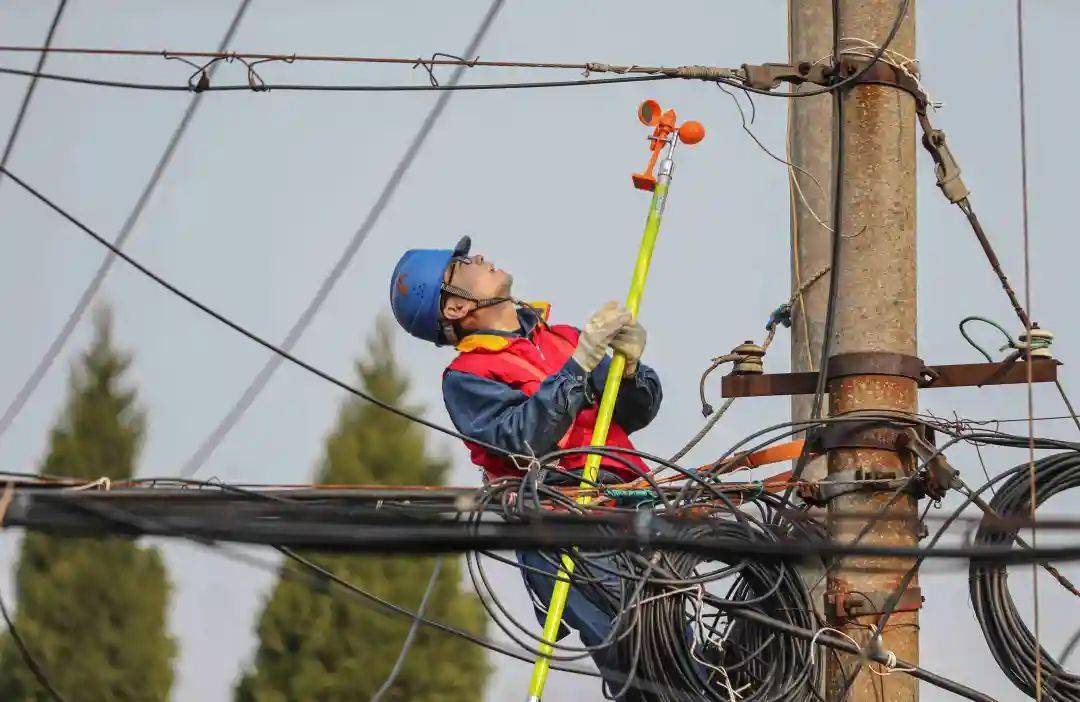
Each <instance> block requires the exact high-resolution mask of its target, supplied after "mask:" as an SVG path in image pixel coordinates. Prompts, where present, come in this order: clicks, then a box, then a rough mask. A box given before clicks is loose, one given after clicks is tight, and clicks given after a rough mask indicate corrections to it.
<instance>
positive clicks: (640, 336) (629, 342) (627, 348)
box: [611, 319, 646, 378]
mask: <svg viewBox="0 0 1080 702" xmlns="http://www.w3.org/2000/svg"><path fill="white" fill-rule="evenodd" d="M645 336H646V335H645V327H643V326H641V324H640V323H639V322H638V321H637V320H636V319H634V320H631V321H629V322H628V323H626V324H624V325H623V326H622V328H621V329H619V331H618V332H617V333H616V334H615V338H613V339H612V340H611V348H613V349H615V350H616V351H618V352H619V353H621V354H622V355H623V356H626V370H625V371H624V372H623V375H624V376H625V377H627V378H629V377H630V376H632V375H634V374H635V373H637V367H638V361H640V360H641V354H642V353H644V352H645Z"/></svg>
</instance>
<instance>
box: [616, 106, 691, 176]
mask: <svg viewBox="0 0 1080 702" xmlns="http://www.w3.org/2000/svg"><path fill="white" fill-rule="evenodd" d="M675 120H676V115H675V110H667V111H665V110H663V109H661V107H660V103H658V102H657V101H656V100H646V101H645V102H643V103H641V105H640V106H639V107H638V121H640V122H641V123H642V124H644V125H645V126H646V127H654V129H653V133H652V135H651V136H649V141H650V145H649V151H650V154H649V163H648V165H646V166H645V170H644V171H642V172H641V173H635V174H633V176H632V178H633V181H634V187H635V188H637V189H638V190H650V191H651V190H653V189H655V188H656V176H655V175H653V170H654V169H655V168H656V159H657V158H658V157H659V156H660V151H661V149H663V148H664V144H667V143H669V142H670V141H671V140H672V139H673V138H675V139H678V140H679V141H681V142H682V143H684V144H686V145H688V146H692V145H694V144H696V143H698V142H699V141H701V140H702V139H704V138H705V127H704V126H702V124H701V122H697V121H694V120H690V121H688V122H684V123H683V124H682V126H676V123H675ZM672 134H675V136H674V137H672Z"/></svg>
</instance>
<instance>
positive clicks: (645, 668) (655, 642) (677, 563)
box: [618, 513, 817, 702]
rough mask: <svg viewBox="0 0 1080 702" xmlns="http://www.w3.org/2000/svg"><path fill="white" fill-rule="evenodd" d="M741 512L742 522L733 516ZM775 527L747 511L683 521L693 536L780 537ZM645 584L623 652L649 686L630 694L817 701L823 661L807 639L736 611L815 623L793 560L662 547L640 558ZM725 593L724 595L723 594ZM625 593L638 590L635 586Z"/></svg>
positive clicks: (678, 700)
mask: <svg viewBox="0 0 1080 702" xmlns="http://www.w3.org/2000/svg"><path fill="white" fill-rule="evenodd" d="M732 517H734V518H732ZM776 529H777V527H776V526H775V525H768V524H767V523H766V522H764V521H758V520H756V519H754V518H753V517H751V516H750V515H749V514H746V513H740V514H736V515H730V516H727V517H726V518H722V519H716V518H713V519H707V520H703V521H702V522H701V523H700V524H697V525H694V526H692V527H681V528H680V531H685V533H684V534H682V535H683V536H685V537H687V538H695V537H697V538H700V537H706V536H708V537H722V538H731V539H740V540H746V541H748V542H765V541H775V540H777V539H778V538H779V537H778V536H777V535H776ZM637 568H638V569H639V572H640V573H641V574H642V575H643V576H644V574H645V573H649V575H648V577H647V585H646V586H645V587H644V588H643V589H642V590H641V591H640V593H634V594H635V595H636V601H633V600H631V601H626V602H623V604H622V606H623V607H624V608H627V607H633V608H635V610H636V611H635V614H636V617H635V621H636V626H634V627H633V628H632V630H631V631H629V632H628V635H626V636H624V637H621V638H619V639H618V642H619V643H618V647H619V658H620V659H621V660H622V661H623V665H624V666H625V667H626V669H629V670H632V671H633V672H634V677H635V681H636V683H637V684H639V685H641V689H644V690H648V691H649V692H647V693H640V694H639V696H638V697H630V699H640V700H650V701H653V700H655V701H657V702H661V701H662V702H684V701H685V702H690V701H691V700H717V701H718V702H729V701H730V700H731V699H737V700H740V702H779V701H780V700H784V701H785V702H788V701H790V702H801V701H803V700H811V699H814V698H815V692H814V689H813V688H814V681H815V680H817V672H816V666H815V664H814V663H813V662H812V657H811V656H810V644H809V643H808V642H807V641H804V640H800V639H797V638H794V637H789V636H780V635H777V634H776V632H775V631H773V630H771V629H767V628H765V627H762V626H759V625H757V624H755V623H752V622H749V621H746V620H743V619H737V618H734V617H731V616H730V615H729V614H728V612H729V611H730V610H731V609H733V608H749V609H754V610H756V611H759V612H761V613H762V614H766V615H768V616H769V617H772V618H774V619H780V620H783V621H785V622H788V623H790V624H793V625H795V626H798V627H802V628H806V629H814V628H816V622H815V621H814V608H813V606H812V604H811V601H810V596H809V594H808V592H807V589H806V585H805V583H804V582H803V581H802V579H801V578H800V577H799V575H798V573H796V572H795V570H794V569H793V568H792V566H791V565H790V563H786V562H784V561H781V560H765V559H743V560H738V561H735V562H732V563H717V562H714V561H709V562H705V561H702V559H700V558H698V557H696V556H694V555H691V554H686V553H672V552H655V553H653V554H652V556H651V558H645V557H644V555H643V556H642V557H641V558H640V559H639V562H638V564H637ZM717 592H721V593H723V594H722V595H720V594H716V593H717ZM627 594H630V591H629V590H627Z"/></svg>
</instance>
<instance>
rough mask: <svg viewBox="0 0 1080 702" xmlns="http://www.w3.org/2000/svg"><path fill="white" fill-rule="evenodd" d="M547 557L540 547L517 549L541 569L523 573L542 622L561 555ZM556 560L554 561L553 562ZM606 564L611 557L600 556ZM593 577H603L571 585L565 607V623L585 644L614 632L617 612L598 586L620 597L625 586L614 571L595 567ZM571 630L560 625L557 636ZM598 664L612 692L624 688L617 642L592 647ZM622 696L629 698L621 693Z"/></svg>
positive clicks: (520, 559) (521, 559)
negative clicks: (535, 600) (534, 549)
mask: <svg viewBox="0 0 1080 702" xmlns="http://www.w3.org/2000/svg"><path fill="white" fill-rule="evenodd" d="M547 556H548V557H547V558H545V557H544V556H543V555H541V553H540V552H539V551H518V552H517V559H518V563H521V564H522V565H525V566H528V567H530V568H535V569H537V570H539V571H541V572H540V573H537V572H533V571H530V570H526V569H522V571H521V575H522V577H523V578H524V579H525V586H526V587H527V588H528V589H529V590H530V591H531V592H532V593H533V594H534V595H535V596H536V599H537V600H539V603H540V604H542V605H543V607H542V608H541V607H539V606H538V607H537V608H536V618H537V620H538V621H539V622H540V623H541V624H543V623H544V620H545V619H546V615H547V608H548V606H549V605H550V604H551V593H552V591H553V590H554V588H555V576H556V574H557V573H558V570H559V569H558V567H557V566H556V565H555V564H556V563H559V562H560V559H559V556H558V555H557V554H554V553H550V552H548V553H547ZM552 561H554V563H553V562H552ZM601 562H602V563H603V565H604V566H605V567H607V568H609V569H610V568H613V567H614V566H615V563H614V560H613V559H610V558H604V559H601ZM590 577H592V578H596V579H599V580H602V582H600V583H596V584H592V583H589V584H580V585H579V584H574V585H571V586H570V592H569V593H568V595H567V598H566V609H564V610H563V624H564V625H565V626H569V627H570V628H571V629H573V630H574V631H576V632H578V636H579V637H580V638H581V643H583V644H584V645H586V646H600V645H601V644H603V643H604V641H605V640H607V638H608V637H609V636H610V635H611V630H612V625H613V621H612V620H613V619H614V616H615V615H614V613H613V612H612V609H611V606H610V604H608V603H607V602H606V601H605V598H604V597H603V595H602V593H601V592H599V588H604V589H605V590H607V591H608V592H610V593H612V594H613V595H615V596H616V598H618V593H619V589H620V588H621V587H622V582H621V580H620V579H619V578H618V577H617V576H614V575H610V574H607V573H603V572H601V571H594V572H592V573H590ZM567 633H568V632H567V631H566V630H565V627H561V631H560V632H559V636H558V638H560V639H561V638H562V637H563V636H565V635H566V634H567ZM590 655H591V656H592V659H593V661H594V662H595V663H596V667H597V668H599V669H600V674H601V675H603V677H604V680H605V681H606V682H607V684H608V687H609V688H610V690H611V691H612V692H615V691H617V690H620V689H622V687H623V685H624V683H625V682H626V672H625V671H623V670H622V669H621V666H620V663H619V659H618V655H617V652H616V648H615V646H605V647H604V648H601V649H598V650H595V651H591V652H590ZM619 699H620V700H624V699H626V698H625V697H620V698H619Z"/></svg>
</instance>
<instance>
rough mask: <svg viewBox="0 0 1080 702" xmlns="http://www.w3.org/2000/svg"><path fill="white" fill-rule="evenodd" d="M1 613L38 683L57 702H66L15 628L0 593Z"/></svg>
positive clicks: (12, 638) (16, 645)
mask: <svg viewBox="0 0 1080 702" xmlns="http://www.w3.org/2000/svg"><path fill="white" fill-rule="evenodd" d="M0 614H2V615H3V617H4V623H5V624H7V628H8V633H9V634H11V640H12V641H14V642H15V648H17V649H19V655H20V656H21V657H22V659H23V662H24V663H26V667H27V668H29V669H30V672H31V673H33V674H34V678H35V679H36V680H37V681H38V684H39V685H41V686H42V687H43V688H45V691H46V692H48V693H49V695H51V696H52V698H53V699H54V700H56V702H64V699H65V698H64V696H63V695H61V694H60V693H59V692H58V691H57V689H56V686H55V685H53V684H52V681H51V680H49V676H48V675H46V674H45V670H44V669H43V668H42V667H41V663H39V662H38V660H37V658H35V657H34V654H33V653H31V652H30V649H29V648H28V647H27V646H26V642H25V641H23V637H22V636H21V635H20V634H19V630H18V629H16V628H15V622H13V621H12V620H11V615H10V614H9V613H8V608H7V603H5V602H4V597H3V595H0Z"/></svg>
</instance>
